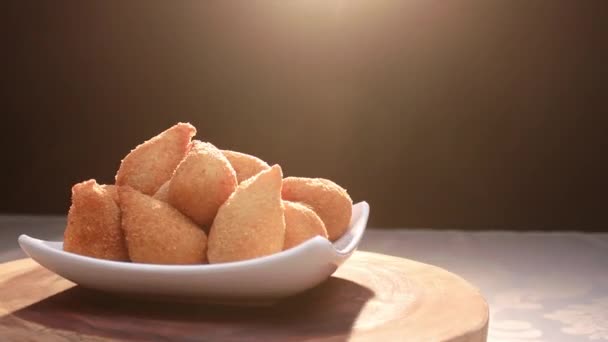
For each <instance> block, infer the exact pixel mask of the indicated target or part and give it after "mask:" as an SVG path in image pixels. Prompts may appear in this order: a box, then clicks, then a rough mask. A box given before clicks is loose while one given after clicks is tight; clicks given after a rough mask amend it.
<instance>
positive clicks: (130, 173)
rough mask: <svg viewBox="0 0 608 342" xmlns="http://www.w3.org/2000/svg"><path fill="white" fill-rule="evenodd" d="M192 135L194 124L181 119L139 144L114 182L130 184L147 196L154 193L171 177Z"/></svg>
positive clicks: (186, 149)
mask: <svg viewBox="0 0 608 342" xmlns="http://www.w3.org/2000/svg"><path fill="white" fill-rule="evenodd" d="M195 134H196V128H194V126H192V125H191V124H189V123H181V122H180V123H178V124H176V125H174V126H173V127H170V128H169V129H167V130H166V131H164V132H162V133H160V134H159V135H157V136H155V137H153V138H152V139H150V140H148V141H146V142H144V143H143V144H140V145H138V146H137V147H135V149H133V150H132V151H131V152H130V153H129V154H127V156H126V157H125V158H124V159H123V160H122V163H121V164H120V168H119V169H118V172H117V173H116V185H119V186H120V185H129V186H131V187H132V188H133V189H135V190H138V191H140V192H142V193H144V194H146V195H150V196H152V195H154V193H156V191H157V190H158V188H160V187H161V185H163V184H164V183H165V182H166V181H168V180H169V179H170V178H171V175H173V171H175V168H176V167H177V165H178V164H179V162H180V161H181V160H182V159H183V158H184V156H185V154H186V152H187V151H188V148H189V146H190V139H191V138H192V137H193V136H194V135H195Z"/></svg>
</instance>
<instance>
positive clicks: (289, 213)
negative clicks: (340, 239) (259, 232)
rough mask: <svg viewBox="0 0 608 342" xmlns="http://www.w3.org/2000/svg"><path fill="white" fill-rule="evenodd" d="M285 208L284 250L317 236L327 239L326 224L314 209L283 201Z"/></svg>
mask: <svg viewBox="0 0 608 342" xmlns="http://www.w3.org/2000/svg"><path fill="white" fill-rule="evenodd" d="M283 207H284V208H285V244H284V245H283V250H285V249H289V248H291V247H295V246H297V245H299V244H301V243H302V242H304V241H306V240H308V239H311V238H313V237H315V236H317V235H318V236H322V237H324V238H326V239H327V230H326V229H325V224H323V221H322V220H321V219H320V218H319V215H317V214H316V213H315V212H314V211H313V210H312V209H310V208H308V207H307V206H305V205H303V204H301V203H296V202H290V201H283Z"/></svg>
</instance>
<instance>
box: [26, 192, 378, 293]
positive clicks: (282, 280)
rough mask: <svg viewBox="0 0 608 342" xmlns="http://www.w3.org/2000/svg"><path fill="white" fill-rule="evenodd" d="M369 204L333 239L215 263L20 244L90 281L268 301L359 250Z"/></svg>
mask: <svg viewBox="0 0 608 342" xmlns="http://www.w3.org/2000/svg"><path fill="white" fill-rule="evenodd" d="M368 217H369V205H368V204H367V203H366V202H359V203H357V204H355V205H354V206H353V216H352V220H351V223H350V227H349V229H348V231H347V232H346V233H345V234H344V236H342V237H341V238H340V239H338V240H337V241H335V242H334V243H333V244H332V243H331V242H329V241H328V240H327V239H324V238H322V237H318V236H317V237H315V238H313V239H310V240H308V241H306V242H304V243H303V244H301V245H299V246H296V247H294V248H291V249H289V250H286V251H283V252H280V253H277V254H273V255H269V256H266V257H261V258H257V259H251V260H246V261H239V262H230V263H224V264H214V265H183V266H182V265H178V266H175V265H151V264H140V263H130V262H120V261H109V260H103V259H96V258H90V257H86V256H81V255H78V254H73V253H69V252H65V251H63V242H60V241H44V240H39V239H35V238H32V237H29V236H27V235H21V236H20V237H19V245H20V246H21V249H23V251H25V253H27V254H28V255H29V256H30V257H31V258H32V259H34V260H35V261H36V262H38V263H39V264H40V265H42V266H44V267H45V268H47V269H49V270H51V271H52V272H54V273H56V274H58V275H60V276H62V277H64V278H66V279H68V280H71V281H73V282H74V283H77V284H79V285H82V286H84V287H88V288H93V289H98V290H102V291H108V292H115V293H121V294H127V295H139V296H144V297H152V298H157V299H159V298H160V299H169V300H180V301H181V300H186V301H192V300H196V301H204V302H219V303H236V304H256V303H267V302H272V301H275V300H277V299H280V298H283V297H287V296H290V295H294V294H297V293H299V292H302V291H304V290H307V289H310V288H312V287H314V286H316V285H318V284H320V283H321V282H323V281H324V280H325V279H327V278H328V277H329V276H330V275H331V274H332V273H334V272H335V271H336V269H337V268H338V267H339V266H340V265H341V264H342V263H343V262H344V261H345V260H346V259H348V257H349V256H350V255H351V254H352V253H353V252H354V251H355V249H356V248H357V246H358V244H359V242H360V240H361V237H362V236H363V232H364V230H365V228H366V226H367V219H368Z"/></svg>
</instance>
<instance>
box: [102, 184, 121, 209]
mask: <svg viewBox="0 0 608 342" xmlns="http://www.w3.org/2000/svg"><path fill="white" fill-rule="evenodd" d="M101 188H102V189H104V190H106V191H107V192H108V193H109V194H110V196H111V197H112V199H113V200H114V202H115V203H116V205H119V204H118V203H119V202H118V201H119V200H118V189H117V187H116V185H114V184H102V185H101Z"/></svg>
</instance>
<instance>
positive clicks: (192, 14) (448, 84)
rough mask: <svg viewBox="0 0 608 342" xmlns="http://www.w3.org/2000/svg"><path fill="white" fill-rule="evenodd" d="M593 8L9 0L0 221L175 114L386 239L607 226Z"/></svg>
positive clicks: (597, 10)
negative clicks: (316, 188) (359, 207)
mask: <svg viewBox="0 0 608 342" xmlns="http://www.w3.org/2000/svg"><path fill="white" fill-rule="evenodd" d="M607 7H608V6H606V5H604V2H602V1H597V2H592V1H469V2H467V1H430V0H409V1H377V0H376V1H345V0H343V1H340V0H327V1H320V0H317V1H303V0H302V1H238V2H237V1H217V2H211V1H196V2H183V1H176V2H174V1H164V2H153V1H139V2H134V1H124V2H123V1H87V2H84V1H49V2H38V1H35V2H34V1H32V2H28V1H11V2H3V9H2V14H1V15H2V26H3V30H2V32H3V33H2V43H1V44H2V59H3V63H2V69H1V71H2V77H1V78H2V80H1V82H2V93H0V95H1V96H2V103H1V105H0V106H1V107H0V111H1V112H0V113H1V115H2V118H3V120H2V128H3V129H2V131H3V132H2V135H0V142H1V146H2V152H3V155H2V162H1V163H2V177H1V178H2V184H1V188H2V189H3V196H0V212H5V213H65V212H66V210H67V208H68V206H69V193H70V192H69V191H70V190H69V189H70V186H71V184H73V183H74V182H77V181H81V180H84V179H88V178H96V179H97V180H98V181H100V182H112V180H113V176H114V173H115V170H116V168H117V167H118V162H119V160H120V159H121V158H122V157H123V156H124V155H125V154H126V153H127V152H128V151H129V150H130V149H131V148H132V147H134V146H135V145H136V144H138V143H139V142H141V141H143V140H144V139H146V138H148V137H150V136H152V135H154V134H156V133H157V132H159V131H162V130H163V129H165V128H166V127H168V126H170V125H171V124H173V123H175V122H176V121H190V122H192V123H193V124H195V125H196V126H197V128H198V130H199V135H198V137H199V138H200V139H203V140H207V141H211V142H213V143H214V144H216V145H217V146H219V147H221V148H228V149H235V150H239V151H244V152H248V153H252V154H255V155H258V156H260V157H261V158H263V159H265V160H267V161H268V162H269V163H279V164H281V166H283V169H284V172H285V174H286V175H297V176H317V177H326V178H331V179H333V180H335V181H337V182H338V183H340V184H342V185H343V186H344V187H346V188H348V190H349V192H350V194H351V195H352V197H353V199H354V200H355V201H359V200H367V201H368V202H369V203H370V204H371V207H372V218H371V224H372V225H373V226H383V227H396V226H401V227H403V226H423V227H437V228H446V227H451V228H509V229H588V230H603V229H606V228H607V227H608V219H607V218H606V215H605V212H606V206H607V205H606V203H607V201H606V199H605V193H606V183H607V182H606V175H608V172H606V171H607V169H606V167H605V166H604V164H605V163H604V159H605V158H606V152H605V151H606V150H605V147H603V146H602V144H606V143H608V139H607V137H606V125H605V124H604V123H603V121H605V116H606V114H607V113H608V105H607V104H606V95H607V94H608V86H607V81H608V74H607V65H606V64H607V63H606V61H607V60H608V58H607V57H608V55H607V54H606V49H605V48H606V45H607V41H608V38H607V37H608V35H607V34H606V33H607V32H608V31H607V30H606V26H607V23H608V20H607V19H608V17H607V13H608V11H606V10H607Z"/></svg>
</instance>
